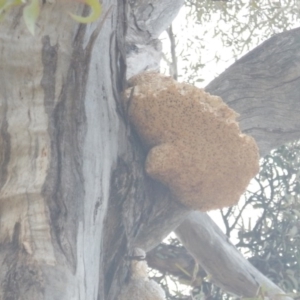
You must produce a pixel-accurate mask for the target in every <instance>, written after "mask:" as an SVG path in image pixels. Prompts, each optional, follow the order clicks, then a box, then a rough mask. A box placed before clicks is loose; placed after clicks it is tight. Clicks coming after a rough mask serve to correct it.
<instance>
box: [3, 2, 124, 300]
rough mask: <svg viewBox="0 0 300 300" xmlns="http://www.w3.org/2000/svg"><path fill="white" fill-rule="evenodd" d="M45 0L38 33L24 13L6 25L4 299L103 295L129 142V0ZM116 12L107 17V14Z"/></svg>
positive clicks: (11, 17) (15, 14) (14, 13)
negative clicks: (113, 205) (115, 200)
mask: <svg viewBox="0 0 300 300" xmlns="http://www.w3.org/2000/svg"><path fill="white" fill-rule="evenodd" d="M68 11H72V12H76V13H78V14H81V13H82V12H83V13H87V7H84V6H83V5H81V4H78V3H76V2H75V3H74V2H73V3H72V2H70V3H69V4H67V2H66V3H64V2H62V1H56V3H48V2H47V3H44V4H43V5H42V9H41V15H40V17H39V21H38V23H37V26H36V35H35V36H31V34H30V33H29V32H28V31H27V29H26V28H25V25H24V22H23V19H22V18H21V11H20V9H17V8H16V9H14V10H12V12H10V13H9V14H8V16H7V18H6V19H5V21H4V22H3V23H2V24H1V36H0V40H1V55H0V60H1V63H0V64H1V73H0V75H1V79H0V95H1V106H0V111H1V120H0V122H1V137H0V145H1V150H0V151H1V152H0V153H1V156H0V157H1V177H0V178H1V181H0V187H1V192H0V269H1V272H0V282H1V288H0V299H4V300H8V299H11V300H12V299H22V300H25V299H31V300H32V299H49V300H50V299H51V300H53V299H60V300H63V299H68V300H70V299H97V297H98V293H99V298H100V299H104V297H103V291H104V289H103V285H104V282H103V280H99V279H100V278H101V279H102V278H103V273H104V266H103V258H104V253H103V251H102V249H103V244H102V243H103V242H102V241H103V235H104V229H105V228H104V226H103V224H104V218H105V216H106V212H107V207H108V201H109V193H110V177H111V174H112V172H113V169H114V167H115V166H116V165H117V160H118V153H119V151H120V149H121V150H123V151H124V146H125V145H126V143H125V141H124V142H123V143H122V144H121V146H122V147H121V146H120V138H122V137H124V135H125V134H124V129H123V131H122V130H121V126H120V125H121V122H120V121H121V120H120V115H119V114H118V100H119V99H118V98H117V96H118V93H120V91H121V90H122V89H123V86H122V85H121V84H120V83H121V82H122V79H123V78H124V76H125V69H124V68H123V69H122V68H121V66H122V65H124V61H122V58H123V57H124V54H122V53H121V50H122V49H120V47H119V46H120V45H122V43H123V45H124V38H123V36H122V34H123V32H124V21H125V20H124V19H122V16H123V15H124V12H125V7H124V5H123V1H119V3H118V2H117V1H107V2H106V3H104V4H103V11H104V13H103V14H102V16H101V18H100V19H99V20H98V21H97V22H96V23H94V24H90V25H88V26H85V25H80V24H78V23H76V22H75V21H73V20H72V19H71V18H70V17H69V16H68ZM106 12H108V14H106Z"/></svg>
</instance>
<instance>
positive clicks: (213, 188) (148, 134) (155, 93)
mask: <svg viewBox="0 0 300 300" xmlns="http://www.w3.org/2000/svg"><path fill="white" fill-rule="evenodd" d="M130 85H131V86H132V87H130V88H128V89H127V90H126V92H125V96H126V97H124V98H125V106H126V107H127V111H128V117H129V119H130V121H131V122H132V124H133V125H134V127H135V129H136V131H137V133H138V134H139V136H140V137H141V139H142V141H143V142H144V143H145V145H146V146H147V147H148V148H149V149H150V151H149V153H148V156H147V159H146V166H145V167H146V172H147V173H148V174H149V175H150V176H151V177H152V178H153V179H156V180H159V181H160V182H162V183H163V184H165V185H166V186H168V187H169V188H170V190H171V192H172V193H173V194H174V195H175V196H176V197H177V198H178V200H179V201H180V202H182V203H183V204H185V205H187V206H189V207H190V208H193V209H198V210H201V211H207V210H211V209H217V208H222V207H224V206H230V205H233V204H236V203H237V201H238V200H239V198H240V196H241V195H242V194H243V192H244V191H245V189H246V187H247V185H248V184H249V181H250V179H251V178H252V177H253V176H255V174H256V173H257V172H258V170H259V154H258V148H257V145H256V143H255V141H254V139H253V138H252V137H250V136H247V135H245V134H242V133H241V131H240V129H239V126H238V123H237V122H236V117H237V116H238V114H237V113H236V112H235V111H233V110H232V109H230V108H229V107H228V106H227V105H226V104H225V103H224V102H223V101H222V99H221V98H220V97H217V96H212V95H210V94H208V93H206V92H205V91H204V90H202V89H198V88H196V87H194V86H192V85H189V84H186V83H178V82H176V81H175V80H173V79H172V78H171V77H167V76H163V75H161V74H159V73H154V72H146V73H143V74H140V75H137V76H135V77H133V78H132V79H131V80H130ZM132 89H133V90H132Z"/></svg>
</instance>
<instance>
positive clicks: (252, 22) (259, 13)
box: [165, 0, 300, 85]
mask: <svg viewBox="0 0 300 300" xmlns="http://www.w3.org/2000/svg"><path fill="white" fill-rule="evenodd" d="M184 16H185V17H184ZM175 25H176V26H175ZM299 25H300V1H299V0H279V1H277V0H234V1H233V0H232V1H227V0H202V1H201V0H186V3H185V8H184V11H182V12H181V17H180V20H177V21H175V24H174V27H176V30H174V27H173V30H174V32H175V40H176V41H177V46H176V52H177V56H178V57H177V60H178V69H179V72H178V73H179V74H178V78H179V79H180V80H184V81H188V82H190V83H193V84H199V85H201V84H202V82H204V83H203V84H206V83H208V82H209V81H210V80H211V79H213V78H214V77H216V76H217V75H218V74H219V73H221V72H222V71H223V70H224V69H225V68H227V67H228V66H229V65H231V64H232V62H233V61H234V60H235V59H237V58H239V57H241V56H242V55H244V54H246V53H247V52H248V51H249V50H250V49H252V48H254V47H256V46H257V45H259V44H260V43H261V42H263V41H264V40H266V39H268V38H270V37H271V36H272V35H274V34H276V33H280V32H283V31H285V30H288V29H292V28H295V27H298V26H299ZM168 52H169V50H166V53H165V57H167V60H168V61H170V60H171V57H170V55H169V54H168ZM203 84H202V85H203Z"/></svg>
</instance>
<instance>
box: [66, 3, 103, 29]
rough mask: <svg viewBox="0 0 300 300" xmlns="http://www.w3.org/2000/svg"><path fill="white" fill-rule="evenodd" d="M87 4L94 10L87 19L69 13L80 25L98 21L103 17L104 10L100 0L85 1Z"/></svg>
mask: <svg viewBox="0 0 300 300" xmlns="http://www.w3.org/2000/svg"><path fill="white" fill-rule="evenodd" d="M85 3H86V4H87V5H89V6H90V7H91V10H92V11H91V13H90V14H89V15H88V16H87V17H81V16H77V15H74V14H72V13H69V14H70V16H71V17H72V18H73V19H74V20H75V21H77V22H79V23H84V24H86V23H91V22H94V21H96V20H97V19H98V18H99V16H100V15H101V10H102V7H101V4H100V3H99V1H98V0H85Z"/></svg>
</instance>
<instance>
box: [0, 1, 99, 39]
mask: <svg viewBox="0 0 300 300" xmlns="http://www.w3.org/2000/svg"><path fill="white" fill-rule="evenodd" d="M40 2H41V1H40V0H0V21H1V20H2V19H4V16H5V14H6V13H7V12H9V11H10V10H11V9H13V8H14V7H16V6H24V8H23V18H24V22H25V25H26V27H27V29H28V30H29V32H30V33H31V34H32V35H34V32H35V24H36V21H37V19H38V17H39V14H40V7H41V3H40ZM84 3H86V4H87V5H88V6H90V8H91V13H90V15H89V16H87V17H82V16H77V15H74V14H72V13H69V15H70V16H71V17H72V18H73V19H74V20H75V21H77V22H79V23H91V22H94V21H96V20H97V19H98V18H99V16H100V14H101V9H102V7H101V4H100V3H99V1H98V0H85V1H84Z"/></svg>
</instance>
